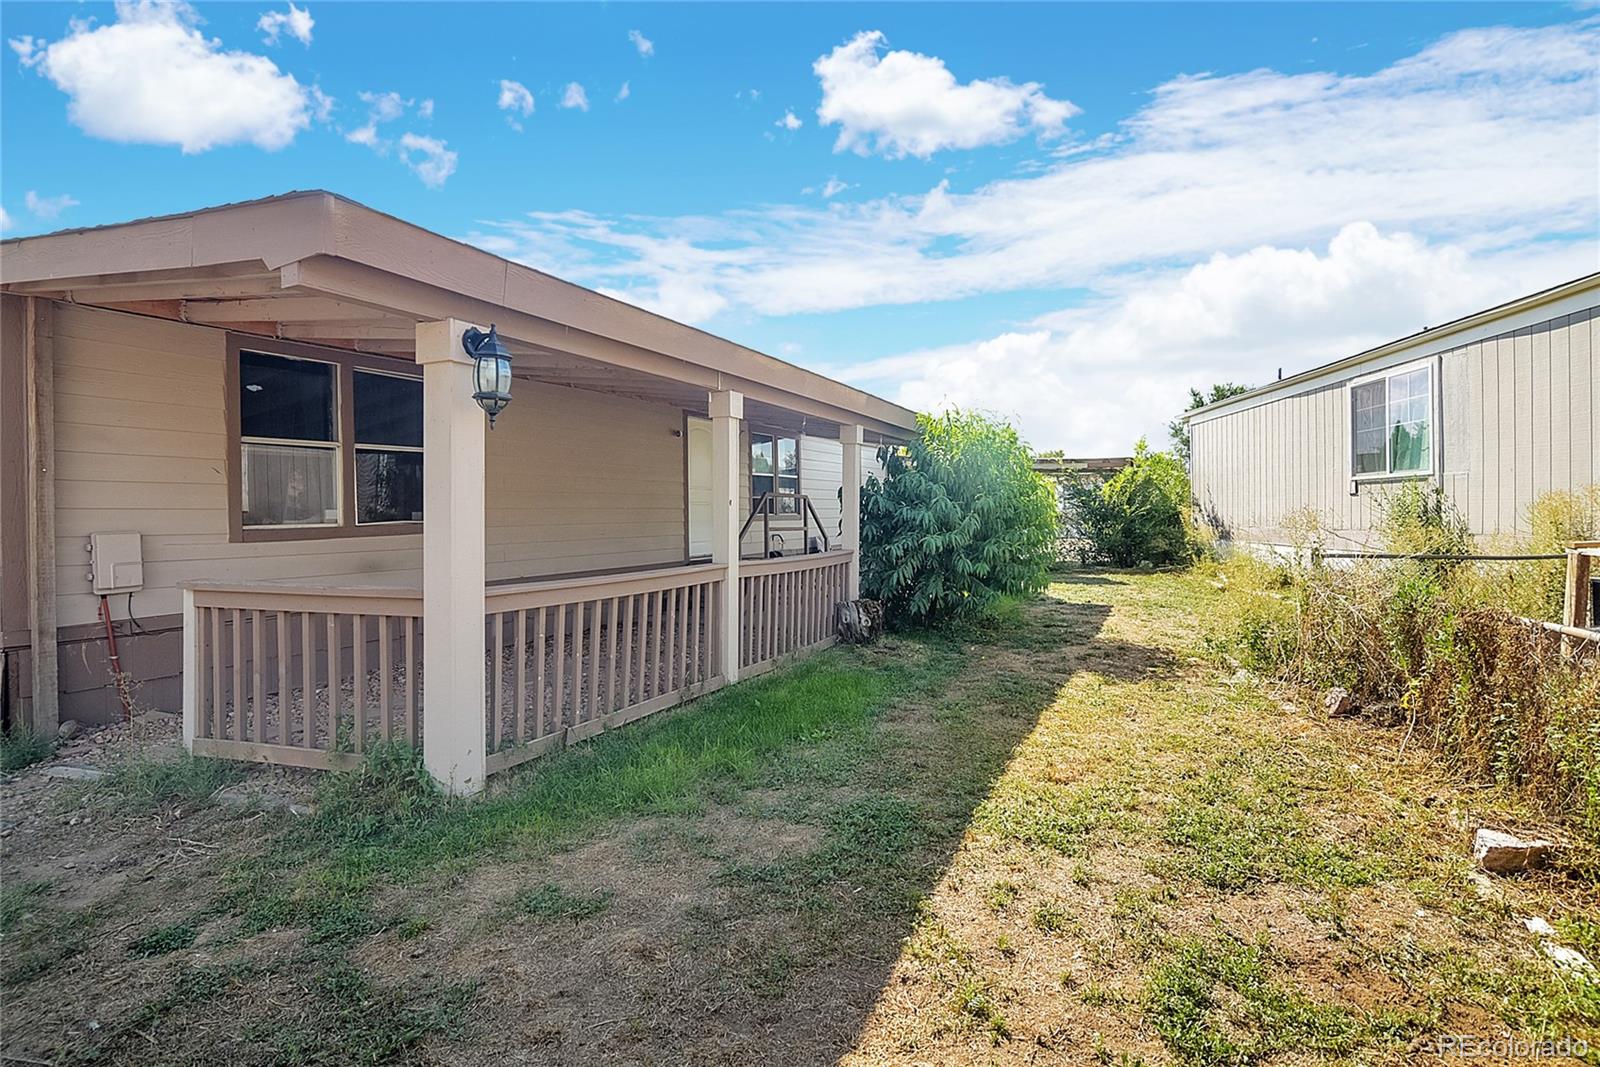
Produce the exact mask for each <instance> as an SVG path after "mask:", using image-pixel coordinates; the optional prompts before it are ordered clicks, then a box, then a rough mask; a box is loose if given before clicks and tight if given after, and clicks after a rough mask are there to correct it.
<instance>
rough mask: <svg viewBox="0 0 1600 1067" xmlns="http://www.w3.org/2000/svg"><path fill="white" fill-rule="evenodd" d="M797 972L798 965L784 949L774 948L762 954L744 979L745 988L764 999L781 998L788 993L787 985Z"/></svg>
mask: <svg viewBox="0 0 1600 1067" xmlns="http://www.w3.org/2000/svg"><path fill="white" fill-rule="evenodd" d="M798 970H799V963H798V961H797V960H796V959H795V957H794V956H793V955H792V954H790V953H789V952H788V951H787V950H786V949H782V948H775V949H773V950H772V951H771V952H766V953H762V954H761V955H760V956H759V957H758V958H757V960H756V963H755V967H754V968H753V970H752V971H751V973H750V974H749V975H748V976H747V977H746V979H745V988H746V989H748V990H749V991H750V992H751V993H752V994H753V995H755V996H758V997H762V998H764V999H771V998H773V997H781V996H783V994H784V993H786V992H788V990H789V984H790V983H791V982H792V981H793V980H794V976H795V973H796V972H797V971H798Z"/></svg>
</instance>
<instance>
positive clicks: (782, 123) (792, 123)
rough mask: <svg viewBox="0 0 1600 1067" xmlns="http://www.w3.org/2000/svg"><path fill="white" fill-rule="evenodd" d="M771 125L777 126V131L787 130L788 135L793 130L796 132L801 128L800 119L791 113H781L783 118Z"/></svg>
mask: <svg viewBox="0 0 1600 1067" xmlns="http://www.w3.org/2000/svg"><path fill="white" fill-rule="evenodd" d="M773 125H774V126H777V127H778V128H779V129H784V130H788V131H789V132H790V133H793V132H794V131H795V130H798V129H799V128H800V127H801V125H802V123H801V122H800V117H799V116H798V115H796V114H795V113H794V112H793V111H785V112H784V113H783V118H781V119H779V120H778V121H777V122H774V123H773Z"/></svg>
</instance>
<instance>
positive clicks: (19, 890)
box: [0, 881, 50, 933]
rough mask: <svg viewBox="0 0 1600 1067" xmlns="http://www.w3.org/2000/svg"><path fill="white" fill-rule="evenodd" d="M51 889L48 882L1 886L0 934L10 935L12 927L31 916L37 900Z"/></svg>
mask: <svg viewBox="0 0 1600 1067" xmlns="http://www.w3.org/2000/svg"><path fill="white" fill-rule="evenodd" d="M49 888H50V883H49V882H46V881H32V882H18V883H17V884H16V885H7V886H0V933H9V932H10V931H11V928H12V927H14V926H16V925H17V924H19V923H20V922H22V920H23V919H25V918H27V917H28V916H29V915H31V914H32V909H33V908H34V906H35V904H36V902H37V898H38V897H40V896H41V895H43V894H44V893H45V892H46V891H47V890H49Z"/></svg>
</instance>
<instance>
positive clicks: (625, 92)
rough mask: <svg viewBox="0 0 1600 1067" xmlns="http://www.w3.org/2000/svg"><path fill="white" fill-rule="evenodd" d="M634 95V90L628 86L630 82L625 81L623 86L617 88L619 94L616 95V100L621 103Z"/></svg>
mask: <svg viewBox="0 0 1600 1067" xmlns="http://www.w3.org/2000/svg"><path fill="white" fill-rule="evenodd" d="M632 95H633V90H632V89H630V88H628V83H627V82H623V83H622V88H620V89H618V90H617V95H616V99H615V102H616V103H619V104H620V103H622V102H623V101H624V100H626V99H628V97H630V96H632Z"/></svg>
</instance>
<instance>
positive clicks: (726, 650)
mask: <svg viewBox="0 0 1600 1067" xmlns="http://www.w3.org/2000/svg"><path fill="white" fill-rule="evenodd" d="M709 406H710V412H711V562H713V563H720V564H723V565H724V566H726V567H727V568H728V575H727V578H726V579H724V581H723V583H722V596H721V602H720V603H719V604H718V605H717V618H718V619H719V620H721V625H720V626H719V627H718V629H719V630H720V631H721V632H720V633H719V634H718V635H717V638H716V640H717V642H718V649H719V653H718V660H719V662H720V663H721V664H722V676H723V678H725V679H727V681H728V682H729V683H730V684H731V683H733V682H737V681H738V680H739V629H740V622H739V599H740V598H739V523H740V521H741V520H742V519H743V517H744V516H743V515H742V514H741V509H740V507H739V502H742V501H743V500H744V499H745V497H746V494H745V493H744V492H743V491H742V487H741V485H740V484H739V426H740V423H741V422H742V421H743V419H744V394H743V393H735V392H732V391H725V392H719V393H712V394H711V395H710V405H709Z"/></svg>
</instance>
